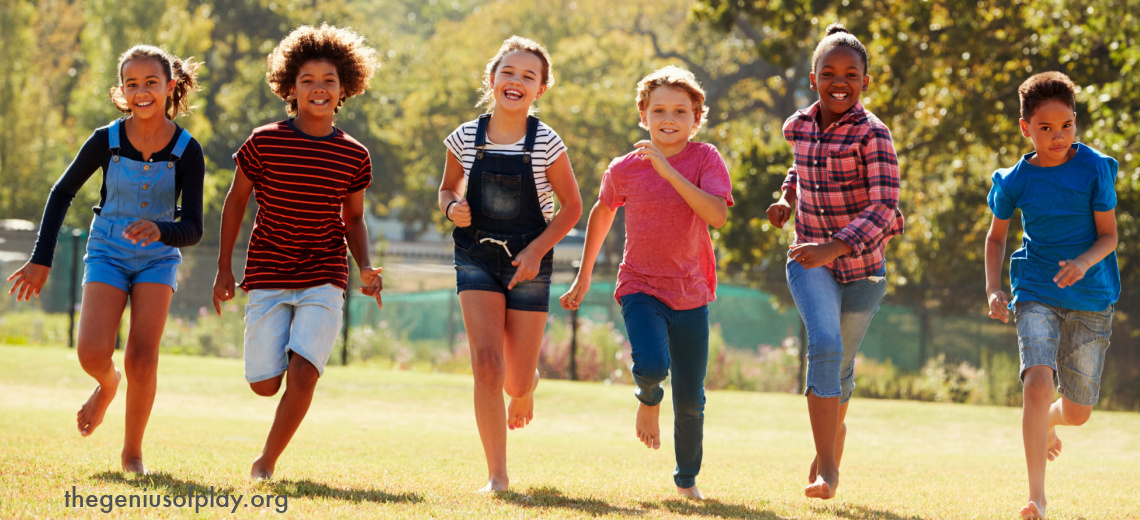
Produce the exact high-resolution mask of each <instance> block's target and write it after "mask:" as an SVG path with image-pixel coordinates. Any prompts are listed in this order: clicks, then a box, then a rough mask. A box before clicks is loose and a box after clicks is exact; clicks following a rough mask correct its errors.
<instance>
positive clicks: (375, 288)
mask: <svg viewBox="0 0 1140 520" xmlns="http://www.w3.org/2000/svg"><path fill="white" fill-rule="evenodd" d="M341 218H343V219H344V226H345V230H344V236H345V239H347V240H348V250H349V252H351V253H352V257H353V258H355V259H356V267H358V268H360V282H361V287H360V292H361V293H362V294H366V295H368V296H372V297H374V298H376V305H377V306H379V307H380V308H381V309H383V308H384V302H382V301H381V300H380V291H381V290H383V289H384V279H383V278H382V277H381V276H380V271H383V269H382V268H379V267H377V268H375V269H373V268H372V260H371V259H370V258H369V254H368V224H367V223H366V222H364V190H358V191H354V192H351V193H349V194H348V197H346V198H345V200H344V205H343V206H341Z"/></svg>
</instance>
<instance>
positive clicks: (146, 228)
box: [123, 220, 162, 247]
mask: <svg viewBox="0 0 1140 520" xmlns="http://www.w3.org/2000/svg"><path fill="white" fill-rule="evenodd" d="M161 237H162V232H161V231H159V230H158V224H155V223H154V222H151V221H149V220H136V221H134V222H131V224H130V225H129V226H127V229H124V230H123V238H125V239H127V240H130V241H131V243H132V244H137V243H139V242H140V241H142V246H143V247H146V246H148V245H150V243H151V242H158V239H159V238H161Z"/></svg>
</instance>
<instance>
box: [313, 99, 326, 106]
mask: <svg viewBox="0 0 1140 520" xmlns="http://www.w3.org/2000/svg"><path fill="white" fill-rule="evenodd" d="M328 102H329V100H327V99H314V100H313V101H312V103H313V104H314V105H324V104H327V103H328Z"/></svg>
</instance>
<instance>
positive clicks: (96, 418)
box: [75, 368, 123, 437]
mask: <svg viewBox="0 0 1140 520" xmlns="http://www.w3.org/2000/svg"><path fill="white" fill-rule="evenodd" d="M122 378H123V374H122V373H121V372H119V369H117V368H116V369H115V386H114V388H111V389H110V390H107V389H104V388H103V386H102V385H96V386H95V391H94V392H91V397H88V398H87V401H86V402H84V403H83V405H82V406H80V407H79V411H78V412H76V413H75V423H76V427H77V428H78V429H79V435H82V436H84V437H86V436H88V435H91V434H92V433H95V428H98V427H99V425H100V424H103V416H105V415H106V414H107V408H108V407H110V406H111V401H113V400H114V399H115V394H116V393H117V392H118V391H119V381H120V380H121V379H122Z"/></svg>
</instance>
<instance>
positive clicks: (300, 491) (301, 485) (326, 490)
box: [260, 479, 424, 504]
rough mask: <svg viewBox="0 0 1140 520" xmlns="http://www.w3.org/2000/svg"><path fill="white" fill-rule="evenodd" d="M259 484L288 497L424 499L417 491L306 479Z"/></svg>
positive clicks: (379, 500) (384, 500) (386, 500)
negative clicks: (391, 490)
mask: <svg viewBox="0 0 1140 520" xmlns="http://www.w3.org/2000/svg"><path fill="white" fill-rule="evenodd" d="M260 485H261V486H263V487H264V488H265V489H269V490H271V491H272V492H273V493H274V494H276V495H285V496H287V497H289V498H294V497H307V498H332V499H336V500H344V501H347V502H375V503H378V504H388V503H394V502H401V503H407V504H418V503H420V502H423V501H424V497H423V496H421V495H419V494H418V493H396V494H392V493H389V492H387V491H383V490H379V489H341V488H336V487H332V486H330V485H328V484H323V483H321V482H313V481H312V480H308V479H306V480H270V481H268V482H264V483H262V484H260Z"/></svg>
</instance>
